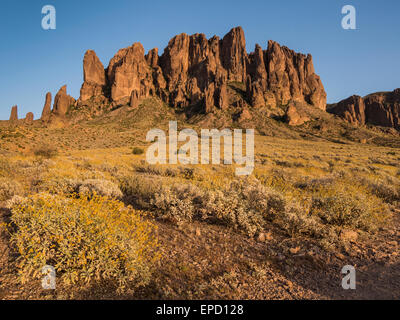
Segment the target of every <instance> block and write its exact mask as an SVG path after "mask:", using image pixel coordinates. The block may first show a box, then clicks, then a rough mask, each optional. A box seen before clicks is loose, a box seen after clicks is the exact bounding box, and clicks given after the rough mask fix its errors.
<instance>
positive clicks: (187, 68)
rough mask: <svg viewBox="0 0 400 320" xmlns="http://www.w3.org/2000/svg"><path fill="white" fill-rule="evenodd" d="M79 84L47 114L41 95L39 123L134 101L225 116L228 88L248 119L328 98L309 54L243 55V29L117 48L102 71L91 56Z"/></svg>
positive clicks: (278, 50) (272, 50)
mask: <svg viewBox="0 0 400 320" xmlns="http://www.w3.org/2000/svg"><path fill="white" fill-rule="evenodd" d="M83 71H84V83H83V85H82V88H81V92H80V97H79V99H78V100H76V101H75V100H74V99H73V98H72V97H71V96H69V95H68V94H67V88H66V86H64V87H62V88H61V89H60V91H59V92H58V93H57V95H56V97H55V100H54V105H53V108H52V110H51V95H50V94H49V93H48V94H47V95H46V102H45V106H44V109H43V113H42V118H41V119H42V120H43V121H45V122H48V121H51V120H52V119H53V118H63V117H66V115H67V113H68V111H69V108H70V106H74V107H76V108H82V107H86V106H88V105H89V103H88V101H91V102H93V101H95V103H96V109H100V111H101V110H102V109H103V110H104V109H110V108H114V107H116V106H119V105H126V104H128V105H130V106H131V107H137V106H138V104H139V102H140V100H142V99H144V98H147V97H149V96H156V97H159V98H160V99H161V100H162V101H164V102H165V103H167V104H168V105H170V106H171V107H173V108H185V107H190V106H199V108H197V110H198V111H199V112H202V113H213V112H215V110H217V109H220V110H225V109H227V108H229V107H231V106H232V104H233V102H232V101H231V100H232V99H230V96H229V94H228V92H227V86H228V85H230V84H232V83H234V84H237V86H238V87H239V88H240V89H241V91H242V93H243V94H242V97H243V98H242V99H241V100H240V101H239V102H238V101H235V105H234V106H233V107H235V108H238V109H239V110H238V111H239V112H238V113H239V114H241V113H243V112H244V115H246V114H248V112H249V111H248V107H249V108H251V107H253V108H257V107H260V106H265V105H269V106H276V105H285V104H287V103H288V102H290V101H294V102H301V103H307V104H310V105H313V106H315V107H316V108H318V109H322V110H325V108H326V93H325V90H324V87H323V85H322V82H321V80H320V78H319V76H318V75H316V74H315V72H314V66H313V61H312V57H311V55H303V54H299V53H296V52H294V51H292V50H290V49H288V48H286V47H281V46H280V45H279V44H278V43H276V42H273V41H269V42H268V47H267V49H266V50H263V49H262V48H261V47H260V46H259V45H256V48H255V51H254V52H252V53H250V54H248V53H247V51H246V41H245V36H244V32H243V30H242V28H241V27H237V28H234V29H232V30H231V31H230V32H229V33H228V34H227V35H226V36H224V37H223V39H220V38H219V37H217V36H214V37H212V38H211V39H207V38H206V36H205V35H204V34H194V35H191V36H189V35H187V34H184V33H183V34H180V35H177V36H176V37H174V38H173V39H171V40H170V42H169V44H168V46H167V47H166V48H165V50H164V52H163V54H162V55H161V56H159V54H158V49H157V48H155V49H152V50H150V51H149V52H148V53H147V54H145V51H144V48H143V46H142V45H141V44H140V43H135V44H133V45H132V46H130V47H128V48H124V49H121V50H119V51H118V52H117V54H116V55H115V56H114V57H113V58H112V59H111V61H110V63H109V65H108V67H107V68H104V66H103V64H102V63H101V61H100V60H99V58H98V57H97V55H96V53H95V52H94V51H93V50H88V51H87V52H86V54H85V57H84V60H83Z"/></svg>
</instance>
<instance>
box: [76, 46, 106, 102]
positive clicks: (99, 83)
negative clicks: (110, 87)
mask: <svg viewBox="0 0 400 320" xmlns="http://www.w3.org/2000/svg"><path fill="white" fill-rule="evenodd" d="M83 79H84V82H83V85H82V88H81V96H80V100H81V101H86V100H88V99H90V98H92V97H96V96H100V95H103V94H104V89H105V86H106V85H107V82H106V73H105V71H104V67H103V64H102V63H101V61H100V60H99V58H98V57H97V55H96V53H95V52H94V51H93V50H88V51H86V53H85V57H84V59H83Z"/></svg>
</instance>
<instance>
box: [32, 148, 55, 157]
mask: <svg viewBox="0 0 400 320" xmlns="http://www.w3.org/2000/svg"><path fill="white" fill-rule="evenodd" d="M33 153H34V155H35V156H38V157H43V158H46V159H50V158H53V157H55V156H56V155H57V154H58V151H57V149H56V148H54V147H52V146H50V145H42V146H39V147H36V148H35V149H33Z"/></svg>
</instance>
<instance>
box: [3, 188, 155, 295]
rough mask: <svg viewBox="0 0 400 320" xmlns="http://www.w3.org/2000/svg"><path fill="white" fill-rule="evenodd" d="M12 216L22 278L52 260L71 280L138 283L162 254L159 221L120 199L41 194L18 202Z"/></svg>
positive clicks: (61, 277)
mask: <svg viewBox="0 0 400 320" xmlns="http://www.w3.org/2000/svg"><path fill="white" fill-rule="evenodd" d="M11 219H12V225H13V234H12V238H11V241H12V244H13V246H14V247H15V249H16V250H17V252H18V254H19V257H18V259H17V266H18V269H19V273H20V276H21V280H22V282H27V281H29V280H31V279H37V278H38V277H41V269H42V268H43V267H44V266H45V265H51V266H53V267H54V268H55V269H56V272H57V281H58V282H59V281H60V280H61V281H62V282H63V283H64V284H65V285H72V284H78V285H82V286H84V285H88V284H90V283H92V282H93V281H98V280H112V281H115V284H116V285H117V286H118V288H120V289H121V288H123V287H125V286H126V285H127V284H129V285H130V287H132V286H133V287H135V286H138V285H143V284H146V283H147V282H148V281H149V279H150V275H151V267H152V265H154V263H155V262H156V261H157V260H158V258H159V255H158V252H157V239H156V236H155V226H154V225H153V224H151V223H150V222H149V221H147V220H145V219H144V217H143V213H142V212H138V211H135V210H134V209H132V208H131V207H128V208H127V207H125V206H124V204H123V203H122V202H120V201H118V200H112V199H109V198H105V197H101V196H98V195H94V196H91V197H90V198H85V197H81V198H65V197H62V196H59V195H50V194H45V193H41V194H37V195H34V196H30V197H28V198H25V199H24V200H23V201H20V202H19V203H17V204H15V206H14V207H13V208H12V218H11Z"/></svg>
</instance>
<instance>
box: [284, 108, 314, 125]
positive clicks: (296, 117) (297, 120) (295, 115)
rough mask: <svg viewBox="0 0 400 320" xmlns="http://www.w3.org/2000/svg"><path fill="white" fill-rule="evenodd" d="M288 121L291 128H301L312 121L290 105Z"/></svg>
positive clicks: (286, 115) (287, 115) (287, 112)
mask: <svg viewBox="0 0 400 320" xmlns="http://www.w3.org/2000/svg"><path fill="white" fill-rule="evenodd" d="M285 117H286V121H287V123H288V124H289V126H301V125H302V124H304V123H305V122H307V121H310V118H309V117H308V116H306V115H302V114H300V113H299V112H298V110H297V108H296V107H295V106H293V105H290V106H289V108H288V109H287V111H286V114H285Z"/></svg>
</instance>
